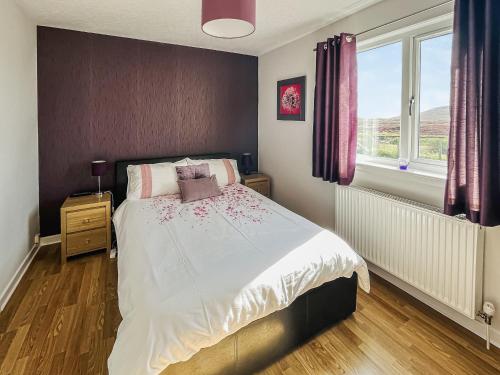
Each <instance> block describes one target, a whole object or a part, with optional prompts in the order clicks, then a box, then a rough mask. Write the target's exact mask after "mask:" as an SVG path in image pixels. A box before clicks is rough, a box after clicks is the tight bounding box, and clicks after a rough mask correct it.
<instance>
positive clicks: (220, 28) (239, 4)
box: [201, 0, 255, 39]
mask: <svg viewBox="0 0 500 375" xmlns="http://www.w3.org/2000/svg"><path fill="white" fill-rule="evenodd" d="M201 29H202V30H203V32H204V33H206V34H208V35H211V36H215V37H217V38H229V39H231V38H242V37H244V36H247V35H250V34H252V33H253V32H254V31H255V0H202V8H201Z"/></svg>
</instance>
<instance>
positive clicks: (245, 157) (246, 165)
mask: <svg viewBox="0 0 500 375" xmlns="http://www.w3.org/2000/svg"><path fill="white" fill-rule="evenodd" d="M252 166H253V161H252V154H251V153H249V152H245V153H244V154H241V168H242V169H243V171H244V173H245V174H246V175H249V174H250V171H251V170H252Z"/></svg>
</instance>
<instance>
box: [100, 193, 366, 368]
mask: <svg viewBox="0 0 500 375" xmlns="http://www.w3.org/2000/svg"><path fill="white" fill-rule="evenodd" d="M113 222H114V225H115V229H116V233H117V240H118V251H119V252H118V254H119V256H118V297H119V308H120V313H121V315H122V317H123V320H122V322H121V324H120V326H119V328H118V333H117V338H116V342H115V345H114V347H113V350H112V353H111V355H110V357H109V359H108V368H109V372H110V374H111V375H113V374H125V373H126V374H159V373H160V372H161V371H162V370H164V369H165V368H166V367H167V366H168V365H170V364H173V363H176V362H180V361H186V360H188V359H189V358H190V357H192V356H193V355H194V354H196V353H197V352H198V351H199V350H201V349H202V348H205V347H210V346H212V345H215V344H217V343H218V342H219V341H221V340H223V339H224V338H225V337H227V336H229V335H231V334H233V333H234V332H236V331H238V330H239V329H241V328H242V327H245V326H246V325H248V324H250V323H251V322H253V321H256V320H258V319H260V318H263V317H265V316H268V315H269V314H271V313H273V312H275V311H278V310H281V309H284V308H286V307H287V306H289V305H290V304H291V303H292V302H293V301H294V300H295V299H296V298H297V297H299V296H300V295H302V294H304V293H305V292H307V291H309V290H311V289H313V288H316V287H318V286H320V285H322V284H324V283H326V282H329V281H332V280H335V279H337V278H339V277H351V276H352V274H353V273H354V272H356V273H357V274H358V280H359V284H360V287H361V288H363V289H364V290H365V291H369V276H368V269H367V266H366V263H365V262H364V260H363V259H362V258H361V257H360V256H359V255H357V254H356V253H355V252H354V251H353V250H352V249H351V248H350V247H349V245H347V244H346V243H345V242H344V241H343V240H342V239H340V238H339V237H338V236H336V235H335V234H334V233H332V232H330V231H327V230H325V229H322V228H321V227H319V226H317V225H315V224H313V223H312V222H310V221H308V220H306V219H305V218H303V217H301V216H299V215H297V214H294V213H293V212H291V211H289V210H287V209H285V208H284V207H282V206H280V205H278V204H277V203H275V202H273V201H272V200H269V199H267V198H265V197H263V196H262V195H260V194H258V193H256V192H254V191H253V190H251V189H248V188H247V187H245V186H243V185H240V184H233V185H228V186H226V187H224V188H223V194H222V195H221V196H219V197H214V198H209V199H204V200H201V201H197V202H192V203H187V204H183V203H181V200H180V198H179V196H176V195H172V196H162V197H156V198H151V199H144V200H137V201H130V200H126V201H124V202H123V203H122V204H121V205H120V207H119V208H118V209H117V210H116V212H115V215H114V217H113ZM325 303H334V301H325Z"/></svg>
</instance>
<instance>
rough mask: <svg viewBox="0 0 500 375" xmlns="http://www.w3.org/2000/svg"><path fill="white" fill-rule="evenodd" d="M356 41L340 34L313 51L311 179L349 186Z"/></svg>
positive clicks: (353, 136)
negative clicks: (314, 52)
mask: <svg viewBox="0 0 500 375" xmlns="http://www.w3.org/2000/svg"><path fill="white" fill-rule="evenodd" d="M357 85H358V83H357V66H356V38H355V37H354V36H352V35H349V34H340V36H335V37H334V38H331V39H328V40H327V41H326V42H323V43H318V45H317V49H316V89H315V93H314V134H313V176H314V177H321V178H323V180H325V181H330V182H338V183H339V184H340V185H349V184H350V183H351V182H352V179H353V178H354V170H355V167H356V137H357V121H358V119H357V105H358V103H357V90H358V87H357Z"/></svg>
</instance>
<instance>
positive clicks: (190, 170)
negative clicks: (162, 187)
mask: <svg viewBox="0 0 500 375" xmlns="http://www.w3.org/2000/svg"><path fill="white" fill-rule="evenodd" d="M175 170H176V171H177V178H178V179H179V180H192V179H195V178H208V177H210V168H209V167H208V163H203V164H198V165H187V166H182V167H175Z"/></svg>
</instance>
